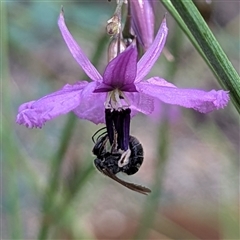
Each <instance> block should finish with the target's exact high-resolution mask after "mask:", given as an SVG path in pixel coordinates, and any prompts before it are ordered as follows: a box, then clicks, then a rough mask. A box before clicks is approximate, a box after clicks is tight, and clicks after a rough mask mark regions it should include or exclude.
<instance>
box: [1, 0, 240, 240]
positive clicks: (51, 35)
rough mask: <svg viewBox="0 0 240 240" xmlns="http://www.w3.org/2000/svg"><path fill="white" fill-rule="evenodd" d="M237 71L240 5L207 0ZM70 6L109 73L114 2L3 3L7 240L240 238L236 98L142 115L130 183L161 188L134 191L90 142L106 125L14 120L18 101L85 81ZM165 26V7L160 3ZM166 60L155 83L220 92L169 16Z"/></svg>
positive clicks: (92, 53) (134, 130) (85, 44)
mask: <svg viewBox="0 0 240 240" xmlns="http://www.w3.org/2000/svg"><path fill="white" fill-rule="evenodd" d="M196 4H197V6H198V8H199V10H200V11H201V13H202V15H203V16H204V18H205V19H206V21H207V22H208V24H209V27H210V28H211V30H212V31H213V33H214V35H215V36H216V38H217V40H218V41H219V43H220V45H221V46H222V48H223V49H224V51H225V52H226V54H227V55H228V57H229V59H230V61H231V62H232V64H233V65H234V66H235V68H236V69H237V71H238V72H239V59H240V57H239V52H240V42H239V39H240V37H239V29H240V24H239V22H240V15H239V9H240V2H239V1H197V2H196ZM61 5H63V7H64V11H65V20H66V24H67V26H68V28H69V29H70V31H71V33H72V35H73V36H74V37H75V39H76V40H77V41H78V43H79V45H80V46H81V48H82V49H84V51H85V53H86V55H87V56H88V57H89V58H90V59H92V61H93V62H94V63H95V64H96V65H97V68H98V69H99V71H100V72H101V73H102V72H103V71H104V67H105V66H106V64H107V54H106V51H107V44H108V41H109V37H108V36H106V34H105V26H106V21H107V20H108V19H109V18H110V17H111V16H112V14H113V12H114V8H115V6H116V3H115V1H112V2H108V1H107V0H106V1H64V2H61V1H24V2H23V1H11V2H6V1H5V2H2V4H1V15H2V17H1V28H2V29H1V30H2V31H1V32H2V33H3V34H2V37H1V38H2V49H1V55H2V61H3V62H2V63H1V65H2V66H3V67H2V76H3V84H2V96H3V97H2V100H3V104H2V107H3V110H2V120H3V121H2V126H1V127H2V129H1V133H2V144H1V145H2V146H1V147H2V150H1V152H2V160H3V161H2V163H3V164H2V169H1V170H2V177H1V178H2V184H1V188H2V189H1V194H2V196H1V199H2V201H1V211H2V214H1V218H2V229H1V237H2V239H239V237H240V236H239V143H240V141H239V116H238V114H237V112H236V110H235V108H234V106H233V105H232V103H231V102H230V103H229V105H228V106H227V107H226V108H225V109H223V110H219V111H215V112H213V113H210V114H206V115H204V114H200V113H198V112H195V111H194V110H190V109H183V108H181V107H174V106H170V105H165V104H159V113H158V114H156V115H155V116H143V115H140V114H139V115H137V116H136V117H134V118H133V120H132V122H131V134H132V135H133V136H135V137H137V138H138V139H139V141H140V142H141V143H142V145H143V148H144V152H145V160H144V163H143V165H142V167H141V169H140V170H139V172H138V173H137V174H135V175H133V176H130V177H129V176H124V175H119V177H120V178H122V179H124V180H126V181H129V182H134V183H137V184H141V185H144V186H147V187H149V188H150V189H152V193H151V194H150V195H148V196H144V195H141V194H139V193H135V192H133V191H131V190H129V189H127V188H124V187H123V186H121V185H119V184H118V183H116V182H114V181H112V180H111V179H109V178H106V177H104V176H103V175H101V174H100V173H99V172H97V170H96V169H95V168H94V166H93V160H94V156H93V155H92V152H91V151H92V148H93V145H94V144H93V143H92V140H91V137H92V135H93V134H94V133H95V132H96V131H97V130H98V129H99V128H101V127H103V125H98V126H96V125H94V124H93V123H90V122H88V121H84V120H80V119H77V118H76V117H75V116H74V115H73V114H71V113H70V114H67V115H65V116H61V117H58V118H56V119H54V120H52V121H50V122H48V123H47V124H46V125H45V126H44V127H43V128H42V129H27V128H26V127H24V126H19V125H17V124H16V123H15V117H16V114H17V109H18V107H19V105H20V104H22V103H24V102H27V101H31V100H34V99H38V98H40V97H42V96H44V95H46V94H48V93H51V92H53V91H56V90H58V89H60V88H61V87H62V86H63V85H65V84H66V83H70V84H71V83H74V82H76V81H77V80H84V79H86V76H85V75H84V73H83V71H82V69H81V68H80V67H79V66H78V64H77V63H76V62H75V60H74V59H73V57H72V56H71V54H70V52H69V51H68V49H67V47H66V45H65V43H64V41H63V39H62V37H61V35H60V31H59V29H58V26H57V19H58V15H59V12H60V8H61ZM155 12H156V24H155V25H156V30H157V28H158V27H159V25H160V22H161V19H162V18H163V15H164V13H165V12H166V10H165V9H164V8H163V6H162V5H161V4H160V2H156V8H155ZM167 21H168V25H169V36H168V40H167V45H166V48H165V51H164V53H165V54H162V55H161V57H160V58H159V60H158V62H157V63H156V65H155V66H154V68H153V70H152V71H151V72H150V74H149V76H161V77H163V78H165V79H167V80H168V81H169V82H173V83H174V84H176V85H177V86H178V87H183V88H197V89H204V90H207V91H210V90H211V89H216V90H218V89H221V87H220V86H219V84H218V83H217V80H216V79H215V77H214V75H213V74H212V72H211V71H210V70H209V68H208V67H207V65H206V63H205V62H204V61H203V60H202V58H201V57H200V56H199V54H198V53H197V52H196V50H195V49H194V48H193V46H192V44H191V43H190V42H189V40H188V39H187V38H186V37H185V36H184V34H183V33H182V31H181V30H180V29H179V28H178V26H177V25H176V23H175V21H174V20H173V19H172V17H171V15H170V14H168V15H167Z"/></svg>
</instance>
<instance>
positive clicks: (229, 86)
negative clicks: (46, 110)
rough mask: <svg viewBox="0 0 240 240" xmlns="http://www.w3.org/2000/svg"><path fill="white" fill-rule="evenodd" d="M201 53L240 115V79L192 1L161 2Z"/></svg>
mask: <svg viewBox="0 0 240 240" xmlns="http://www.w3.org/2000/svg"><path fill="white" fill-rule="evenodd" d="M160 1H161V2H162V4H163V5H164V6H165V7H166V8H167V9H168V11H169V12H170V13H171V14H172V16H173V17H174V18H175V20H176V21H177V22H178V24H179V25H180V27H181V28H182V29H183V31H184V32H185V34H186V35H187V36H188V37H189V39H190V40H191V41H192V43H193V45H194V46H195V48H196V49H197V50H198V51H199V52H200V54H201V55H202V57H203V58H204V60H205V61H206V63H207V64H208V66H209V67H210V68H211V70H212V71H213V73H214V75H215V76H216V78H217V79H218V82H219V83H220V85H221V86H222V87H223V88H224V89H226V90H229V91H230V96H231V99H232V101H233V103H234V105H235V107H236V109H237V111H238V112H239V113H240V77H239V75H238V73H237V72H236V70H235V69H234V67H233V66H232V64H231V62H230V61H229V60H228V58H227V56H226V54H225V53H224V51H223V50H222V48H221V46H220V45H219V43H218V42H217V40H216V38H215V37H214V35H213V34H212V32H211V30H210V29H209V27H208V26H207V24H206V22H205V21H204V19H203V18H202V16H201V14H200V13H199V11H198V9H197V8H196V7H195V5H194V4H193V2H192V1H191V0H188V1H184V0H171V1H169V0H160Z"/></svg>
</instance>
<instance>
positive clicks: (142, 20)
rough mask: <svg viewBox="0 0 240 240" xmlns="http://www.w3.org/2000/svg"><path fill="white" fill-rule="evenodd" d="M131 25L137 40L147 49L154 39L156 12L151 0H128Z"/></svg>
mask: <svg viewBox="0 0 240 240" xmlns="http://www.w3.org/2000/svg"><path fill="white" fill-rule="evenodd" d="M128 3H129V4H130V14H131V17H132V21H131V26H132V29H133V31H134V34H135V35H136V36H137V40H138V41H139V43H140V44H141V45H142V46H143V48H144V50H145V51H146V50H147V49H148V48H149V46H150V45H151V44H152V42H153V39H154V12H153V6H152V4H153V3H152V2H151V0H128Z"/></svg>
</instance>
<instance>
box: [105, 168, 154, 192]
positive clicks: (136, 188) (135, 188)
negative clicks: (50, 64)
mask: <svg viewBox="0 0 240 240" xmlns="http://www.w3.org/2000/svg"><path fill="white" fill-rule="evenodd" d="M101 172H102V173H103V174H104V175H106V176H108V177H110V178H111V179H113V180H115V181H116V182H118V183H120V184H121V185H123V186H125V187H126V188H128V189H131V190H133V191H135V192H139V193H142V194H145V195H147V194H148V193H150V192H151V190H150V189H149V188H146V187H144V186H141V185H137V184H134V183H129V182H125V181H123V180H122V179H120V178H118V177H117V176H116V175H114V174H112V173H111V172H110V171H109V170H108V169H107V168H104V169H102V170H101Z"/></svg>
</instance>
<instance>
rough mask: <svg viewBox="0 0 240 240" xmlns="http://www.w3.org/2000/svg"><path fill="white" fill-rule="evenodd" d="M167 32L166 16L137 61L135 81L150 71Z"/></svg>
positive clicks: (161, 48) (159, 52) (160, 50)
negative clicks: (152, 39)
mask: <svg viewBox="0 0 240 240" xmlns="http://www.w3.org/2000/svg"><path fill="white" fill-rule="evenodd" d="M167 34H168V28H167V23H166V18H164V19H163V21H162V24H161V26H160V28H159V30H158V33H157V35H156V37H155V39H154V41H153V43H152V45H151V46H150V47H149V48H148V50H147V51H146V53H145V54H144V55H143V56H142V58H141V59H140V60H139V61H138V63H137V77H136V80H135V82H139V81H141V80H142V79H143V78H144V77H145V76H146V75H147V74H148V73H149V71H150V70H151V68H152V66H153V65H154V63H155V62H156V61H157V59H158V57H159V56H160V54H161V52H162V50H163V47H164V45H165V42H166V39H167Z"/></svg>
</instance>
